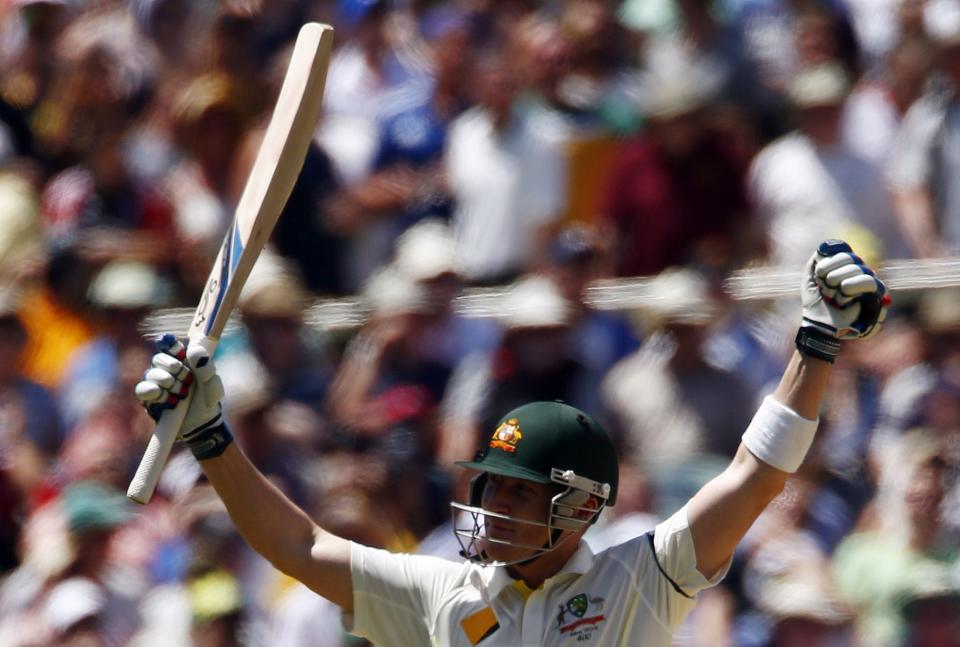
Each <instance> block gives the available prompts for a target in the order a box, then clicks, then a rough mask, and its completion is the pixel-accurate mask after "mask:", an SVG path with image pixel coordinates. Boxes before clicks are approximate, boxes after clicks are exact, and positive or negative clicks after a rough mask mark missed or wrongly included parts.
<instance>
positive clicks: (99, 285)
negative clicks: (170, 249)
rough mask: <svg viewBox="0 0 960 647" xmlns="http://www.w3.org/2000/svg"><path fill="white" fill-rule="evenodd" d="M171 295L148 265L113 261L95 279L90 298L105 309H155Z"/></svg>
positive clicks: (89, 294) (88, 294)
mask: <svg viewBox="0 0 960 647" xmlns="http://www.w3.org/2000/svg"><path fill="white" fill-rule="evenodd" d="M169 296H170V289H169V285H168V284H167V282H166V281H164V280H163V279H162V278H161V277H160V275H159V274H158V273H157V271H156V270H155V269H154V268H153V267H152V266H150V265H147V264H146V263H140V262H136V261H111V262H109V263H107V264H106V265H105V266H104V267H103V269H101V270H100V272H99V273H98V274H97V276H96V278H94V280H93V283H91V284H90V289H89V290H88V291H87V297H88V298H89V299H90V301H92V302H93V303H94V304H96V305H98V306H100V307H102V308H130V309H136V308H152V307H155V306H159V305H163V304H164V303H166V302H167V300H168V298H169Z"/></svg>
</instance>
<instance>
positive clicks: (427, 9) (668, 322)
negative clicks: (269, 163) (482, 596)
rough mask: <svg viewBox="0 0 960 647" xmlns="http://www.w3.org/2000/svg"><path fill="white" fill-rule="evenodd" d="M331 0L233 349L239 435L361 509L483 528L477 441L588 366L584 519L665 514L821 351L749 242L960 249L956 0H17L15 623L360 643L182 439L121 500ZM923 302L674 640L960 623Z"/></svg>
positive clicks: (11, 458) (4, 401) (950, 489)
mask: <svg viewBox="0 0 960 647" xmlns="http://www.w3.org/2000/svg"><path fill="white" fill-rule="evenodd" d="M308 20H320V21H324V22H328V23H330V24H332V25H334V26H335V28H336V49H335V54H334V58H333V61H332V64H331V66H330V70H329V75H328V78H327V86H326V95H325V112H324V115H323V117H322V120H321V123H320V125H319V127H318V129H317V131H316V133H315V137H314V138H313V142H312V146H311V148H310V150H309V153H308V155H307V159H306V162H305V164H304V167H303V171H302V174H301V177H300V179H299V182H298V184H297V186H296V188H295V190H294V192H293V195H292V196H291V198H290V201H289V203H288V205H287V207H286V210H285V212H284V214H283V216H282V217H281V219H280V222H279V225H278V226H277V229H276V231H275V234H274V236H273V239H272V242H271V245H270V248H269V250H268V251H267V252H265V253H264V255H263V257H262V258H261V260H260V262H259V263H258V265H257V268H256V269H255V270H254V273H253V275H252V276H251V279H250V281H249V283H248V285H247V287H246V289H245V290H244V294H243V296H242V297H241V301H240V305H239V308H238V312H237V313H236V317H235V322H234V324H233V325H231V326H230V328H229V330H228V334H227V335H225V337H224V339H223V342H222V343H221V345H220V348H219V349H218V354H217V362H218V364H219V367H220V369H221V372H222V374H223V378H224V381H225V383H226V389H227V399H226V401H225V403H224V406H225V410H226V416H227V418H228V419H229V420H230V422H231V425H232V428H233V429H234V431H235V433H236V435H237V437H238V442H239V443H240V444H241V445H242V447H243V448H244V450H245V451H246V452H247V454H249V456H250V457H251V459H252V460H253V462H254V463H255V464H256V465H257V466H258V467H259V468H260V469H261V470H263V471H264V472H265V473H266V474H267V475H268V476H269V478H270V479H271V480H273V481H274V482H275V483H276V484H277V485H278V486H279V487H280V488H282V489H283V490H284V491H285V492H286V493H287V494H288V495H289V496H290V497H291V498H292V499H293V500H294V501H296V502H297V503H298V504H300V505H301V506H303V507H304V508H305V509H306V510H308V511H309V512H310V514H311V515H313V516H314V517H315V518H316V519H317V520H318V521H319V522H320V523H321V524H322V525H324V526H325V527H326V528H328V529H330V530H332V531H334V532H336V533H339V534H341V535H343V536H345V537H348V538H351V539H354V540H357V541H361V542H364V543H367V544H371V545H375V546H383V547H387V548H390V549H392V550H404V551H417V552H421V553H428V554H434V555H439V556H442V557H446V558H450V559H459V558H458V556H457V550H458V546H457V545H456V543H455V540H454V538H453V535H452V533H451V530H450V526H451V519H450V511H449V508H448V505H447V502H448V501H449V500H450V499H451V498H459V499H462V498H463V495H464V490H465V479H464V477H465V475H464V474H462V473H460V471H458V469H457V468H455V467H453V465H452V461H453V460H457V459H462V458H468V457H470V456H472V454H473V452H474V451H475V450H476V448H477V447H478V445H479V443H481V442H483V441H484V440H485V438H486V436H487V434H488V433H490V430H492V429H493V423H494V422H495V421H496V420H497V419H498V417H499V416H500V415H501V414H502V413H503V412H505V411H506V410H508V409H509V408H511V407H513V406H515V405H517V404H519V403H521V402H524V401H528V400H531V399H558V398H559V399H563V400H565V401H567V402H570V403H572V404H574V405H576V406H579V407H582V408H584V409H586V410H588V411H590V412H592V413H593V414H595V415H596V416H597V417H598V418H599V419H601V420H602V421H603V422H604V424H605V425H606V426H607V428H608V429H609V430H610V431H611V432H612V433H613V435H614V436H615V438H616V441H617V443H618V445H619V447H620V449H621V456H622V465H621V494H620V501H619V502H618V505H617V507H616V508H615V509H612V510H609V511H607V513H606V516H605V517H604V519H603V520H602V522H601V523H600V524H598V525H597V526H596V527H595V528H594V529H592V530H591V533H590V534H589V536H588V539H589V541H590V542H591V543H592V544H593V546H594V548H595V549H597V550H599V549H602V548H603V547H604V546H609V545H613V544H615V543H617V542H619V541H623V540H624V539H626V538H628V537H632V536H635V535H636V534H638V533H642V532H645V531H646V530H648V529H650V528H652V527H653V526H654V525H655V524H656V523H657V521H658V520H660V519H662V518H664V517H665V516H666V515H668V514H670V513H671V512H673V511H674V510H676V509H677V508H678V507H679V506H680V505H682V504H683V503H684V502H685V500H686V499H687V497H689V496H690V495H691V494H692V493H693V492H694V491H696V489H697V488H698V487H699V486H700V485H702V484H703V483H704V482H705V481H706V480H708V479H709V478H711V477H712V476H713V475H715V474H717V473H718V472H719V471H720V470H721V469H722V468H723V467H724V466H725V464H726V462H727V461H728V460H729V459H730V457H731V456H732V453H733V452H734V450H735V448H736V446H737V443H738V440H739V437H740V434H741V433H742V432H743V430H744V429H745V427H746V425H747V423H748V422H749V420H750V418H751V416H752V413H753V411H754V409H755V407H756V406H757V405H758V404H759V402H760V400H761V399H762V398H763V396H764V395H765V394H767V393H769V392H770V391H771V390H772V388H773V385H774V382H775V380H776V379H777V378H778V377H779V374H780V372H781V371H782V369H783V366H784V365H785V362H786V359H787V357H788V356H789V353H790V351H791V348H792V339H793V334H794V332H795V330H796V326H797V324H798V321H799V313H800V310H799V302H798V299H797V298H796V297H790V298H784V299H780V300H766V301H762V300H749V301H742V300H741V301H737V300H734V299H732V298H730V296H729V295H728V294H727V292H726V291H725V290H724V289H723V286H724V280H725V279H726V278H727V277H729V276H730V275H731V273H732V272H734V271H736V270H738V269H741V268H745V267H750V266H760V265H770V266H782V267H783V268H785V269H786V270H789V271H793V272H796V271H798V270H799V269H800V268H801V267H802V265H803V263H804V262H805V260H806V258H807V257H808V256H809V254H810V253H811V252H812V251H813V249H814V248H815V246H816V244H817V243H818V242H819V241H820V240H821V239H824V238H827V237H840V238H844V239H846V240H849V241H850V242H851V243H852V244H853V246H854V248H855V249H856V250H858V252H859V253H860V254H861V255H863V256H864V257H865V258H866V259H867V260H868V261H869V262H871V263H882V262H885V261H887V260H889V259H935V258H940V257H950V256H952V255H955V254H956V253H957V252H958V251H960V190H958V187H960V183H958V182H957V178H958V177H960V175H958V174H960V110H958V107H960V101H958V98H957V95H956V92H957V88H958V87H960V85H958V83H960V4H958V2H954V1H952V0H926V1H924V0H714V1H710V0H626V1H623V2H621V1H615V0H551V1H549V2H548V1H537V0H500V1H494V0H460V1H449V2H436V1H430V0H394V1H392V2H388V1H378V0H339V1H332V0H329V1H321V0H271V1H269V2H267V1H266V0H262V1H257V0H246V1H244V0H233V1H230V0H224V1H221V2H214V1H213V0H128V1H122V0H39V1H38V0H0V645H4V646H38V645H52V644H57V645H63V646H66V645H74V646H76V645H84V646H94V645H111V646H112V645H128V644H129V645H137V646H151V645H190V644H193V645H198V646H214V645H285V646H287V645H289V646H297V645H313V646H315V647H344V646H356V645H361V644H363V643H362V642H358V641H357V640H356V639H353V638H351V637H349V636H347V635H345V634H344V632H343V629H342V626H341V624H340V619H339V614H338V610H337V609H336V608H335V607H333V606H332V605H329V604H328V603H326V602H325V601H324V600H322V599H321V598H319V597H317V596H315V595H313V594H312V593H310V592H309V591H307V590H306V589H305V588H304V587H302V586H300V585H298V584H296V583H295V582H292V581H289V580H288V579H286V578H284V577H283V576H281V575H279V574H278V573H277V572H276V571H274V570H273V569H272V568H271V567H270V566H269V565H268V564H267V563H266V562H265V561H263V560H262V559H260V558H259V557H257V556H256V555H255V554H253V553H252V552H251V551H250V549H248V548H247V547H246V546H245V545H244V544H243V542H242V541H241V540H240V539H239V538H238V536H237V535H236V533H235V532H234V530H233V529H232V526H231V524H230V522H229V519H228V518H227V517H226V513H225V511H224V509H223V506H222V505H221V504H220V503H219V501H218V499H217V497H216V495H215V494H214V493H213V492H212V491H211V489H210V488H209V486H207V485H205V484H204V483H203V480H202V478H201V474H200V472H199V469H198V468H197V466H196V464H195V463H194V461H193V459H192V457H190V456H189V454H188V453H184V451H183V450H182V449H179V448H178V449H176V450H175V454H174V455H173V457H172V459H171V461H170V463H169V465H168V468H167V470H166V472H165V473H164V477H163V480H162V482H161V485H160V489H159V491H158V494H157V496H156V497H155V498H154V500H153V502H151V503H150V504H149V505H148V506H146V507H144V508H141V509H136V510H134V509H131V508H130V506H129V505H127V503H126V500H125V498H124V497H123V492H124V491H125V489H126V485H127V483H128V481H129V478H130V476H131V474H132V472H133V469H134V468H135V466H136V463H137V461H138V460H139V458H140V456H141V454H142V450H143V448H144V447H145V445H146V441H147V438H148V437H149V435H150V432H151V430H152V427H153V424H152V422H151V421H150V420H149V418H148V417H147V416H146V415H145V413H144V412H143V411H142V410H141V409H140V407H139V406H138V404H137V402H136V400H135V398H134V397H133V385H134V384H135V383H136V382H137V381H138V380H139V379H140V376H141V375H142V373H143V371H144V369H145V367H146V366H147V364H148V362H149V357H150V355H151V354H152V352H153V350H152V348H153V347H152V340H151V336H150V334H151V333H152V332H156V331H158V330H172V331H174V332H180V331H183V330H185V329H186V324H187V321H188V320H189V313H190V312H191V311H192V309H193V307H194V305H195V303H196V301H197V297H198V293H199V292H200V290H201V288H202V286H203V283H204V281H205V279H206V276H207V273H208V271H209V268H210V266H211V264H212V261H213V259H214V257H215V256H216V252H217V250H218V247H219V245H220V241H221V239H222V236H223V233H224V231H225V229H226V227H227V226H228V223H229V222H230V219H231V217H232V210H233V207H234V205H235V204H236V202H237V199H238V197H239V193H240V191H241V190H242V187H243V184H244V181H245V178H246V176H247V173H248V170H249V168H250V166H251V164H252V160H253V157H254V155H255V153H256V150H257V147H258V144H259V141H260V138H261V136H262V133H263V130H264V128H265V124H266V121H267V120H268V118H269V114H270V110H271V108H272V105H273V102H274V97H275V96H276V93H277V91H278V89H279V85H280V83H281V81H282V78H283V73H284V70H285V67H286V62H287V58H288V56H289V51H290V48H291V46H292V42H293V39H294V38H295V36H296V33H297V30H298V28H299V25H301V24H302V23H303V22H305V21H308ZM626 278H631V279H634V278H635V279H636V281H639V282H640V283H642V285H643V286H644V292H643V295H644V296H643V298H642V299H631V298H627V296H625V295H624V293H621V292H618V291H616V290H613V289H610V287H611V286H615V285H621V284H622V283H618V282H617V281H616V280H617V279H626ZM635 283H636V282H635ZM894 298H895V304H894V308H893V309H892V311H891V314H890V317H889V319H888V322H887V324H886V326H885V329H884V331H883V333H882V334H881V335H879V336H878V337H876V338H875V339H872V340H869V341H867V342H860V343H851V344H847V345H846V348H845V351H844V353H843V355H842V357H841V358H840V360H839V361H838V362H837V365H836V369H835V371H834V375H833V378H832V380H833V381H832V386H831V389H830V393H829V396H828V399H827V402H826V405H825V408H824V411H823V413H822V417H821V426H820V432H819V434H818V437H817V442H816V444H815V446H814V448H813V450H812V452H811V454H810V456H809V457H808V459H807V461H806V463H805V465H804V467H803V468H802V469H801V471H800V472H799V473H798V474H797V475H796V476H795V477H794V478H792V479H791V481H790V483H789V485H788V487H787V490H786V491H785V493H784V494H783V495H782V496H781V497H780V498H779V499H777V501H776V502H775V503H774V504H773V505H772V506H771V507H770V509H769V510H768V511H767V512H766V513H764V515H763V516H762V518H761V519H760V520H759V521H758V523H757V524H756V525H755V526H754V528H753V529H752V530H751V532H750V534H749V535H748V537H747V538H746V540H745V541H744V542H743V543H742V546H741V548H740V549H739V551H738V553H737V555H736V558H735V561H734V564H733V568H732V569H731V573H730V575H729V577H728V578H727V579H726V581H725V582H724V583H723V584H722V585H721V586H719V587H717V588H716V589H713V590H710V591H707V592H705V593H704V594H702V596H701V598H702V599H701V602H700V604H699V606H698V608H697V610H696V611H695V612H694V613H693V615H692V616H691V617H690V619H689V620H688V621H687V623H686V624H685V625H684V627H683V629H682V631H680V632H679V633H678V635H677V637H676V642H677V644H678V645H684V646H721V647H725V646H730V647H761V646H765V645H771V646H792V645H803V646H804V647H812V646H819V645H825V646H845V645H850V646H867V647H871V646H880V647H895V646H907V645H909V646H921V647H957V646H958V645H960V560H958V546H960V487H958V485H957V475H958V470H960V442H958V439H960V293H958V291H957V289H956V288H942V289H935V290H934V289H930V290H913V291H910V292H906V291H904V292H895V294H894ZM184 313H186V314H184ZM380 647H389V646H380Z"/></svg>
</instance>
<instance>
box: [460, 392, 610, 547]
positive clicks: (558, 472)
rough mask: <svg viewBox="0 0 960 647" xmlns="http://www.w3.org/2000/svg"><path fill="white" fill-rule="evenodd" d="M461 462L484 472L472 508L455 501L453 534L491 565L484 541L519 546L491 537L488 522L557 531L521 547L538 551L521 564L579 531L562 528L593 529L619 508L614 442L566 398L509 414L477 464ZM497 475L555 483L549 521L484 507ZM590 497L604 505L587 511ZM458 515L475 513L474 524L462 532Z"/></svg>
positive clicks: (478, 478) (477, 479)
mask: <svg viewBox="0 0 960 647" xmlns="http://www.w3.org/2000/svg"><path fill="white" fill-rule="evenodd" d="M457 464H458V465H461V466H463V467H467V468H470V469H474V470H478V471H479V474H478V475H477V476H476V477H474V478H473V480H472V481H471V483H470V501H469V502H468V504H467V505H464V504H462V503H456V502H454V503H451V506H452V507H453V509H454V511H455V512H454V515H455V519H454V533H455V534H456V535H457V539H458V540H459V541H460V544H461V547H462V548H463V551H462V552H463V555H464V556H465V557H468V558H470V559H472V560H474V561H482V562H487V563H490V562H489V560H487V559H486V557H485V556H484V552H483V550H482V549H481V548H480V544H481V542H482V541H488V542H494V543H503V544H508V545H512V546H519V545H518V544H515V543H512V542H508V541H501V540H497V539H492V538H489V537H486V535H485V532H484V519H485V518H489V517H494V518H501V519H506V520H508V521H511V522H514V523H523V524H531V525H537V526H544V527H547V528H548V529H549V530H550V532H549V533H548V534H549V536H550V538H549V540H548V542H547V544H545V545H543V546H520V547H522V548H529V549H530V550H532V551H533V555H532V557H528V558H524V559H523V560H517V561H529V560H530V559H533V558H536V557H538V556H539V555H541V554H543V553H544V552H547V551H549V550H553V549H554V548H556V547H557V546H558V545H559V541H562V540H563V539H566V538H567V537H569V536H570V535H571V534H572V533H568V534H567V535H565V536H564V535H563V533H562V532H561V531H563V530H578V529H580V528H583V527H585V526H588V525H590V524H592V523H593V522H594V521H596V519H597V518H598V517H599V515H600V512H601V511H602V510H603V508H604V507H606V506H612V505H614V504H615V503H616V500H617V483H618V480H619V465H618V460H617V453H616V450H615V449H614V446H613V441H612V440H611V439H610V436H609V435H608V434H607V432H606V431H605V430H604V429H603V427H601V426H600V424H599V423H597V421H596V420H594V419H593V418H592V417H590V416H589V415H587V414H586V413H584V412H583V411H580V410H579V409H577V408H575V407H572V406H570V405H568V404H565V403H563V402H559V401H558V402H531V403H529V404H525V405H523V406H521V407H518V408H516V409H514V410H513V411H511V412H509V413H508V414H507V415H505V416H504V417H503V418H501V419H500V421H499V423H498V424H497V427H496V429H494V431H493V433H492V434H491V435H490V437H489V439H488V440H487V443H486V445H485V446H484V447H483V448H482V449H481V450H480V451H479V452H477V455H476V457H475V458H474V460H472V461H460V462H458V463H457ZM490 474H497V475H499V476H506V477H511V478H518V479H524V480H528V481H533V482H536V483H553V484H556V485H557V486H558V488H559V492H558V494H557V495H556V496H554V497H553V498H552V499H551V501H550V509H549V512H548V513H547V514H545V521H544V522H542V523H541V522H535V521H528V520H524V519H517V518H515V517H512V516H509V515H503V514H499V513H496V512H491V511H489V510H485V509H484V508H483V507H482V505H481V497H482V495H483V489H484V487H485V485H486V482H487V479H488V478H489V475H490ZM590 497H595V498H596V499H597V502H598V505H596V506H587V505H586V504H587V502H588V501H589V499H590ZM457 511H460V512H467V513H469V514H470V516H471V518H472V521H473V522H472V526H471V527H469V528H461V527H458V525H457V519H456V516H457V515H456V512H457ZM464 539H466V540H467V542H464ZM558 540H559V541H558ZM511 563H517V562H511ZM498 564H503V562H498Z"/></svg>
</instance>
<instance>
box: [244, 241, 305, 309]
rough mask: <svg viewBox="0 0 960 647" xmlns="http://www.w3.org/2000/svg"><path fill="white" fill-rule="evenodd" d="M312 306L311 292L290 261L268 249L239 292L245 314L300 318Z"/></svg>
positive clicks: (262, 254)
mask: <svg viewBox="0 0 960 647" xmlns="http://www.w3.org/2000/svg"><path fill="white" fill-rule="evenodd" d="M309 305H310V293H309V291H308V290H307V288H306V286H304V284H303V281H301V280H300V276H299V274H298V273H297V271H296V270H295V269H294V268H293V267H292V266H291V265H290V263H289V262H288V261H286V260H285V259H283V258H282V257H281V256H279V255H277V254H276V253H274V252H272V251H269V250H267V249H265V250H264V251H263V252H261V255H260V257H259V258H258V259H257V262H256V264H255V265H254V266H253V269H252V270H251V271H250V276H249V277H248V278H247V282H246V283H245V284H244V286H243V290H242V291H241V292H240V298H239V299H237V306H238V307H239V309H240V310H241V311H242V312H243V313H244V314H258V315H267V316H280V317H293V318H299V317H301V316H302V315H303V313H304V311H305V310H306V309H307V307H308V306H309Z"/></svg>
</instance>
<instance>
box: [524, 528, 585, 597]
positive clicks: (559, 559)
mask: <svg viewBox="0 0 960 647" xmlns="http://www.w3.org/2000/svg"><path fill="white" fill-rule="evenodd" d="M579 547H580V538H579V537H570V538H569V539H568V540H567V541H565V542H563V544H562V545H560V546H558V547H557V548H556V549H554V550H550V551H547V552H545V553H543V554H541V555H540V556H539V557H537V558H536V559H534V560H533V561H530V562H526V563H524V564H513V565H511V566H507V567H506V568H507V574H508V575H509V576H510V577H512V578H513V579H515V580H523V583H524V584H526V585H527V586H528V587H530V588H531V589H533V590H536V589H538V588H540V585H542V584H543V583H544V582H545V581H546V580H547V579H549V578H551V577H553V576H554V575H556V574H557V573H559V572H560V569H562V568H563V566H564V565H565V564H566V563H567V562H568V561H570V558H571V557H573V554H574V553H576V552H577V549H578V548H579Z"/></svg>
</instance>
